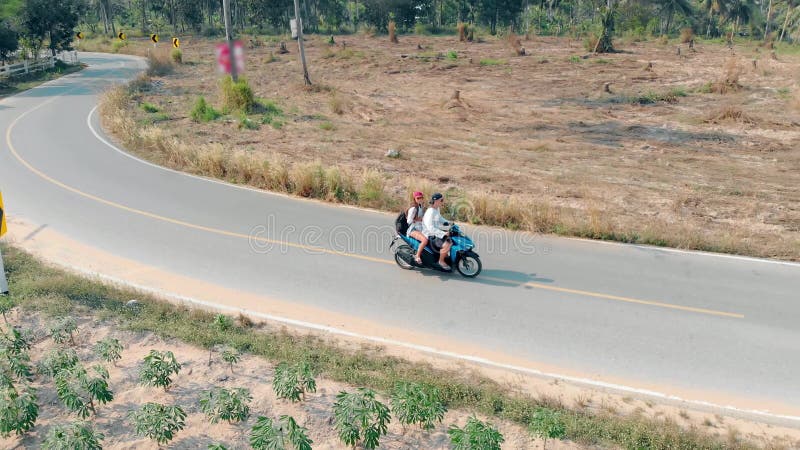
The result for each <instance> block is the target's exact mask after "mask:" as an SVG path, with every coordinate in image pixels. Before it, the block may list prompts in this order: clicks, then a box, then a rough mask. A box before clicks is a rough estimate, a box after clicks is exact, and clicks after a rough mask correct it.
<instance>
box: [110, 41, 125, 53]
mask: <svg viewBox="0 0 800 450" xmlns="http://www.w3.org/2000/svg"><path fill="white" fill-rule="evenodd" d="M127 46H128V41H119V40H117V41H114V43H113V44H111V51H113V52H114V53H119V51H120V50H122V48H123V47H127Z"/></svg>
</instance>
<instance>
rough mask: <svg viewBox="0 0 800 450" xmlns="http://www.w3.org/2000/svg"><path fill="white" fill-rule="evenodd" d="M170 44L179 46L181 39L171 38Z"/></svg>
mask: <svg viewBox="0 0 800 450" xmlns="http://www.w3.org/2000/svg"><path fill="white" fill-rule="evenodd" d="M172 46H173V47H175V48H180V46H181V40H180V39H178V38H172Z"/></svg>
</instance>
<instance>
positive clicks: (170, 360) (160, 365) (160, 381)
mask: <svg viewBox="0 0 800 450" xmlns="http://www.w3.org/2000/svg"><path fill="white" fill-rule="evenodd" d="M180 371H181V365H180V363H178V362H177V361H176V360H175V355H174V354H172V352H170V351H166V352H159V351H157V350H150V353H149V354H148V355H147V356H145V357H144V365H142V368H141V369H139V381H140V382H141V384H144V385H145V386H156V387H163V388H164V390H165V391H166V390H167V388H169V385H170V384H172V378H170V377H171V376H172V375H177V374H178V372H180Z"/></svg>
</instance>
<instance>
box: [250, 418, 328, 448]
mask: <svg viewBox="0 0 800 450" xmlns="http://www.w3.org/2000/svg"><path fill="white" fill-rule="evenodd" d="M287 438H288V442H287ZM313 443H314V441H312V440H311V439H309V437H308V429H306V428H305V427H301V426H300V425H298V424H297V422H295V420H294V418H292V417H291V416H286V415H284V416H281V420H280V422H279V423H277V424H276V423H274V422H273V420H272V419H270V418H267V417H264V416H260V417H259V418H258V420H257V421H256V424H255V425H253V429H252V430H250V446H251V447H253V449H255V450H274V449H281V450H283V449H289V448H293V449H295V450H311V444H313Z"/></svg>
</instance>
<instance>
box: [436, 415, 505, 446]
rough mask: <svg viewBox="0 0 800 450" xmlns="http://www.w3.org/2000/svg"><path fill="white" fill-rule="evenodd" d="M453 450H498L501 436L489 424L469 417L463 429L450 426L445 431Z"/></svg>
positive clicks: (502, 439)
mask: <svg viewBox="0 0 800 450" xmlns="http://www.w3.org/2000/svg"><path fill="white" fill-rule="evenodd" d="M447 434H448V435H450V441H451V443H452V444H453V450H500V444H502V443H503V442H504V441H505V438H503V435H502V434H500V432H499V431H497V429H496V428H494V427H493V426H492V424H490V423H484V422H481V421H480V420H478V419H477V418H475V417H474V416H473V417H470V418H469V419H468V420H467V424H466V425H465V426H464V428H459V427H457V426H455V425H451V426H450V428H449V429H448V430H447Z"/></svg>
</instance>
